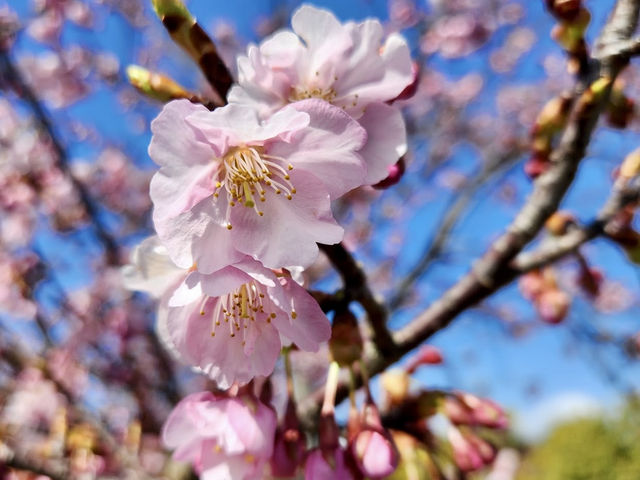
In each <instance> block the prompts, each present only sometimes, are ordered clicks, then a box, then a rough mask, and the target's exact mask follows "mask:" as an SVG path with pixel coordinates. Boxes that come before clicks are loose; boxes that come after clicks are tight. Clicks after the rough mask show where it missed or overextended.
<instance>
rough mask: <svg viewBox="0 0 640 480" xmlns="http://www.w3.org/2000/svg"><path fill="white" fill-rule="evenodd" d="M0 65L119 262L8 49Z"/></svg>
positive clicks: (113, 259) (109, 256) (112, 243)
mask: <svg viewBox="0 0 640 480" xmlns="http://www.w3.org/2000/svg"><path fill="white" fill-rule="evenodd" d="M0 68H1V71H2V75H3V77H4V78H5V80H6V81H7V82H8V84H9V85H11V86H12V87H13V90H14V91H15V93H16V94H17V95H18V96H20V97H21V98H22V99H23V100H24V101H25V102H26V103H27V104H28V105H29V107H30V108H31V110H32V112H33V115H34V117H35V120H36V122H37V124H38V128H39V129H40V131H41V132H42V133H44V134H45V135H47V136H48V137H49V139H50V140H51V144H52V145H53V149H54V150H55V154H56V167H57V168H58V169H59V170H60V171H61V172H63V173H64V174H65V175H66V176H67V177H68V178H69V180H70V181H71V183H72V185H73V188H74V189H75V190H76V192H77V193H78V197H79V199H80V202H81V203H82V206H83V207H84V209H85V211H86V212H87V215H89V217H90V218H91V220H92V223H93V226H94V228H95V231H96V234H97V237H98V239H99V240H100V242H101V243H102V245H103V246H104V249H105V252H106V254H107V259H108V260H109V263H110V264H112V265H117V264H118V263H119V255H118V253H119V252H118V243H117V242H116V240H115V239H114V238H113V236H112V235H111V234H110V233H109V232H108V231H107V229H106V228H105V227H104V225H103V224H102V221H101V220H100V217H99V213H98V211H97V209H96V207H95V206H94V204H93V201H92V200H91V196H90V194H89V192H88V190H87V189H86V188H85V186H84V185H83V184H82V183H81V182H80V181H79V180H78V179H77V178H75V176H74V175H73V173H72V172H71V168H70V166H69V158H68V156H67V152H66V150H65V149H64V147H63V146H62V142H61V141H60V139H59V138H58V136H57V134H56V132H55V129H54V127H53V124H52V123H51V120H50V119H49V116H48V114H47V112H46V111H45V109H44V107H43V105H42V103H41V102H40V99H39V98H38V97H37V95H36V94H35V92H34V91H33V90H32V89H31V87H30V86H29V85H28V84H27V82H26V81H25V80H24V78H23V77H22V74H21V73H20V71H19V70H18V69H17V68H16V66H15V65H14V64H13V61H12V60H11V57H10V56H9V53H8V52H6V51H4V50H3V51H0Z"/></svg>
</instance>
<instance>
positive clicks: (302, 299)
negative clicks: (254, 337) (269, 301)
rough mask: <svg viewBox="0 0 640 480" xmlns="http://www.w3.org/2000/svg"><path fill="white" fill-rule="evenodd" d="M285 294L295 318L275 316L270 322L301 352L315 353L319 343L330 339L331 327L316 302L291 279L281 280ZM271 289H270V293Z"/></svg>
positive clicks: (289, 310) (288, 311)
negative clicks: (289, 300)
mask: <svg viewBox="0 0 640 480" xmlns="http://www.w3.org/2000/svg"><path fill="white" fill-rule="evenodd" d="M283 289H284V291H285V294H286V295H287V296H288V297H289V298H290V299H291V304H290V306H289V309H288V310H287V313H290V312H291V308H292V309H293V310H294V311H295V312H296V318H295V319H292V318H291V317H285V316H284V315H277V316H276V318H274V319H273V320H272V322H273V324H274V325H275V326H276V328H277V329H278V331H279V332H280V333H281V334H282V335H284V336H285V337H287V338H288V339H290V340H291V341H293V342H294V343H295V344H296V345H297V346H298V347H299V348H300V349H301V350H304V351H307V352H317V351H318V348H319V347H320V343H321V342H326V341H328V340H329V338H330V337H331V325H330V324H329V320H328V319H327V316H326V315H325V314H324V312H323V311H322V309H321V308H320V306H319V305H318V302H316V301H315V300H314V298H313V297H312V296H311V295H309V293H307V291H306V290H305V289H304V288H302V287H301V286H300V285H298V284H297V283H296V282H294V281H293V280H292V279H290V278H287V279H283ZM272 290H273V289H270V292H271V291H272Z"/></svg>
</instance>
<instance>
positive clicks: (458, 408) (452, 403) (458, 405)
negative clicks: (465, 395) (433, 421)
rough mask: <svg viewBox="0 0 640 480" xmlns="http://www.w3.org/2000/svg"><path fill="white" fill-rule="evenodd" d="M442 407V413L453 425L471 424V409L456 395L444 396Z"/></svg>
mask: <svg viewBox="0 0 640 480" xmlns="http://www.w3.org/2000/svg"><path fill="white" fill-rule="evenodd" d="M442 409H443V412H442V413H444V415H445V416H446V417H447V418H448V419H449V421H450V422H451V423H453V424H455V425H471V424H472V423H473V416H472V412H471V409H470V408H469V407H467V406H466V405H465V404H464V403H462V402H461V401H460V400H459V399H458V398H457V397H445V399H444V402H443V404H442Z"/></svg>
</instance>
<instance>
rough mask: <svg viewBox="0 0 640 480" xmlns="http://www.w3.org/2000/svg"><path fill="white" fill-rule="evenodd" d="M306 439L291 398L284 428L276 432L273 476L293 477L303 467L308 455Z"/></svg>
mask: <svg viewBox="0 0 640 480" xmlns="http://www.w3.org/2000/svg"><path fill="white" fill-rule="evenodd" d="M306 444H307V442H306V439H305V435H304V432H302V430H301V429H300V425H299V420H298V417H297V415H296V407H295V404H294V403H293V401H292V400H291V398H289V400H288V402H287V407H286V410H285V415H284V420H283V423H282V426H280V427H278V430H277V431H276V437H275V443H274V447H273V457H271V462H270V463H271V474H272V475H274V476H276V477H278V478H280V477H282V478H288V477H293V476H294V475H295V474H296V472H297V471H298V469H299V468H300V467H301V466H302V463H303V460H304V455H305V453H306Z"/></svg>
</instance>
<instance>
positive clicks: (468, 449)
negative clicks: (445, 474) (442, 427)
mask: <svg viewBox="0 0 640 480" xmlns="http://www.w3.org/2000/svg"><path fill="white" fill-rule="evenodd" d="M447 438H448V440H449V443H450V444H451V447H452V449H453V459H454V461H455V462H456V465H457V466H458V468H459V469H460V470H462V471H464V472H473V471H475V470H480V469H481V468H482V467H484V466H485V465H488V464H490V463H491V462H492V461H493V459H494V458H495V454H496V452H495V448H494V447H493V446H492V445H491V444H490V443H489V442H487V441H486V440H484V439H482V438H480V437H478V436H477V435H475V434H474V433H473V432H469V431H464V432H461V431H460V430H459V429H457V428H455V427H452V428H450V429H449V431H448V432H447Z"/></svg>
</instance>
